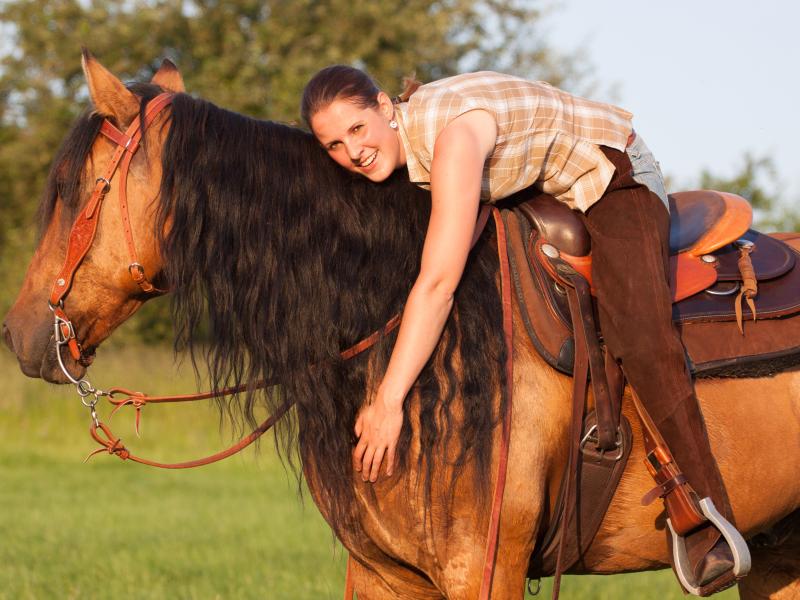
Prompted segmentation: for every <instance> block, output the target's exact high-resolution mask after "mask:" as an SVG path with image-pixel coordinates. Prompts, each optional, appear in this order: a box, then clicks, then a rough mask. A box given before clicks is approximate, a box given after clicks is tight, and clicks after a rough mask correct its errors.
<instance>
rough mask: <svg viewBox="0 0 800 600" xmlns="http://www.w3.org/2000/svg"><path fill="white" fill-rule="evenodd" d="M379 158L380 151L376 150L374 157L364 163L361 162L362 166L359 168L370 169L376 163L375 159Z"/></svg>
mask: <svg viewBox="0 0 800 600" xmlns="http://www.w3.org/2000/svg"><path fill="white" fill-rule="evenodd" d="M377 156H378V151H377V150H376V151H375V152H374V153H373V154H372V156H370V157H369V158H367V160H365V161H362V162H361V164H359V165H358V166H359V167H361V168H364V167H368V166H370V165H371V164H372V163H374V162H375V159H376V158H377Z"/></svg>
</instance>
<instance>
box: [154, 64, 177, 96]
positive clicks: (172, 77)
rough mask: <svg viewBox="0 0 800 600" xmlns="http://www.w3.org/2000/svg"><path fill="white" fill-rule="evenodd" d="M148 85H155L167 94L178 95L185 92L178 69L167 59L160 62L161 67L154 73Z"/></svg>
mask: <svg viewBox="0 0 800 600" xmlns="http://www.w3.org/2000/svg"><path fill="white" fill-rule="evenodd" d="M150 83H154V84H156V85H157V86H159V87H160V88H161V89H162V90H165V91H167V92H175V93H176V94H179V93H183V92H185V91H186V87H185V86H184V85H183V77H181V74H180V72H179V71H178V67H176V66H175V63H173V62H172V61H171V60H170V59H168V58H165V59H164V60H163V61H162V62H161V66H160V67H159V68H158V71H156V74H155V75H153V79H151V80H150Z"/></svg>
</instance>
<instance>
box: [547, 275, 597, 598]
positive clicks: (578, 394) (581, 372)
mask: <svg viewBox="0 0 800 600" xmlns="http://www.w3.org/2000/svg"><path fill="white" fill-rule="evenodd" d="M584 283H585V281H584ZM566 290H567V300H568V302H569V308H570V313H571V314H572V321H573V330H574V332H575V366H574V369H573V374H572V419H571V421H570V434H569V455H568V458H567V470H566V472H567V490H566V493H565V495H564V512H563V513H562V519H563V522H562V524H561V539H560V540H559V542H558V554H557V555H556V570H555V573H554V575H553V593H552V598H553V600H556V599H557V598H558V594H559V591H560V590H561V574H562V573H563V571H564V563H563V561H564V551H565V548H566V545H567V540H566V537H567V531H568V530H569V527H567V523H568V522H569V518H570V512H571V511H574V510H576V507H575V499H574V496H575V488H576V485H577V469H576V465H577V460H578V446H579V445H580V435H581V430H582V423H583V411H584V405H585V402H586V392H587V389H588V388H587V382H588V376H589V352H588V349H587V347H586V337H585V335H584V332H585V330H584V329H583V327H580V326H579V323H578V321H580V320H581V317H580V301H579V300H578V292H577V290H576V289H575V288H574V287H567V288H566Z"/></svg>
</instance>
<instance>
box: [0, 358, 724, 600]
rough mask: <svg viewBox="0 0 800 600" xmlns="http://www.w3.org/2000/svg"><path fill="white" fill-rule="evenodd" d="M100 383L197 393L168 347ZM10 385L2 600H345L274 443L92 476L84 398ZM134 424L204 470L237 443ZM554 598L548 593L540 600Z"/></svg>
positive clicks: (312, 515)
mask: <svg viewBox="0 0 800 600" xmlns="http://www.w3.org/2000/svg"><path fill="white" fill-rule="evenodd" d="M90 379H92V381H93V383H94V384H95V385H97V386H99V387H111V386H114V385H119V386H123V387H125V386H128V387H134V388H135V389H140V390H141V391H145V392H148V393H178V392H186V391H188V390H192V389H194V378H193V376H192V374H191V373H190V372H189V370H188V369H186V368H185V369H183V370H182V371H179V372H178V374H177V375H176V369H175V368H174V366H173V360H172V355H171V354H170V353H169V351H167V350H163V349H155V350H153V349H148V350H147V352H142V351H141V350H139V351H137V350H136V349H130V348H119V347H116V348H115V347H113V346H112V347H109V348H103V349H101V351H100V354H99V356H98V358H97V360H96V362H95V366H94V367H93V368H92V372H91V377H90ZM0 381H2V382H4V390H3V394H2V396H0V598H3V599H10V600H21V599H40V598H42V599H49V598H55V599H62V598H64V599H67V598H70V599H71V598H76V599H77V598H81V599H83V598H89V599H94V598H98V599H105V598H116V599H128V598H142V599H162V598H163V599H174V598H181V599H183V598H186V599H216V598H225V599H228V598H230V599H240V598H241V599H250V598H260V599H265V598H266V599H287V600H288V599H291V600H295V599H296V600H300V599H323V598H324V599H327V598H341V596H342V584H343V580H344V565H345V557H346V556H345V553H344V552H343V550H342V549H341V547H340V546H338V545H337V544H335V543H334V541H333V538H332V535H331V533H330V530H329V529H328V527H327V525H326V524H325V523H324V521H323V520H322V518H321V517H320V516H319V513H318V512H317V510H316V507H315V506H314V505H313V503H312V502H311V500H310V498H309V497H308V495H307V494H306V495H305V496H304V497H303V498H301V497H300V496H299V494H298V488H297V483H296V480H295V479H294V476H293V475H291V473H289V474H287V472H286V470H285V469H284V468H283V466H282V465H281V463H280V462H279V461H278V459H277V458H276V456H275V454H274V452H273V449H272V444H271V443H270V442H269V441H268V442H266V443H264V444H262V446H261V448H260V451H258V452H255V451H253V450H247V451H245V453H244V454H243V455H242V456H237V457H234V458H231V459H228V460H227V461H225V462H223V463H219V464H216V465H212V466H208V467H204V468H202V469H197V470H190V471H162V470H157V469H150V468H147V467H142V466H139V465H136V464H133V463H123V462H121V461H119V460H118V459H116V458H113V457H109V456H107V455H101V456H98V457H96V458H95V459H93V460H92V461H91V462H89V463H88V464H83V463H82V460H83V457H84V456H85V455H86V454H87V453H88V452H89V451H91V450H93V449H94V446H93V444H94V442H93V441H92V440H91V439H90V438H89V436H88V433H87V427H88V424H89V415H88V411H87V410H86V409H85V408H84V407H82V406H81V405H80V402H79V400H78V399H77V396H76V395H75V394H74V392H73V389H72V388H71V387H69V388H68V387H65V386H62V387H55V386H50V385H48V384H45V383H43V382H42V381H41V380H32V379H27V378H25V377H23V376H22V374H21V373H20V371H19V369H18V368H17V365H16V361H15V360H14V358H13V357H12V356H11V355H10V354H9V353H8V352H5V351H2V352H0ZM143 382H144V383H143ZM131 416H132V415H118V416H116V417H115V418H114V420H113V429H114V431H115V432H116V433H117V434H118V435H120V436H121V437H122V438H123V439H124V440H125V442H126V444H127V445H128V446H129V447H130V448H131V449H134V448H135V449H136V452H138V453H140V454H142V455H145V456H149V457H153V458H156V459H163V460H166V461H171V460H185V459H189V458H196V457H197V456H199V455H204V454H210V453H212V452H214V451H216V450H217V449H219V448H221V447H222V446H223V445H224V444H225V443H228V442H230V441H231V437H230V434H228V433H225V432H224V431H223V432H220V429H219V426H218V419H217V413H216V410H215V409H213V408H212V407H211V405H209V404H206V403H198V406H193V407H190V406H180V405H173V406H170V407H159V406H152V407H148V408H147V409H146V410H145V415H144V420H143V431H142V438H141V439H136V437H135V435H134V434H133V431H132V419H131ZM549 594H550V582H549V581H548V580H545V581H544V582H543V584H542V590H541V592H540V595H539V597H542V598H548V597H549ZM736 597H737V594H736V592H735V591H733V590H729V591H727V592H724V593H722V594H720V595H718V596H716V598H719V600H731V599H732V598H736ZM562 598H564V599H565V600H569V599H587V600H589V599H597V600H601V599H618V598H624V599H629V598H658V599H674V600H679V599H682V598H684V596H683V594H682V593H681V592H680V589H679V587H678V584H677V583H676V582H675V580H674V578H673V576H672V574H671V573H670V572H658V573H643V574H636V575H625V576H612V577H599V576H596V577H567V578H566V580H565V581H564V582H563V584H562Z"/></svg>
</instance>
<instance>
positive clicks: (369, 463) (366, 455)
mask: <svg viewBox="0 0 800 600" xmlns="http://www.w3.org/2000/svg"><path fill="white" fill-rule="evenodd" d="M402 428H403V403H402V401H400V402H391V401H388V400H387V399H386V398H385V396H384V394H382V393H381V392H380V390H379V391H378V393H377V394H376V395H375V398H373V400H372V402H371V403H370V404H367V405H366V406H364V407H363V408H362V409H361V411H360V412H359V413H358V416H357V417H356V427H355V432H356V435H357V436H358V438H359V440H358V444H356V448H355V450H353V465H354V466H355V468H356V471H360V472H361V478H362V479H363V480H364V481H367V480H369V481H372V482H373V483H374V482H375V481H377V480H378V473H379V471H380V468H381V462H382V461H383V459H384V458H385V459H386V475H387V476H390V475H391V474H392V472H393V471H394V461H395V451H396V450H397V440H398V438H399V437H400V430H401V429H402Z"/></svg>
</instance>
